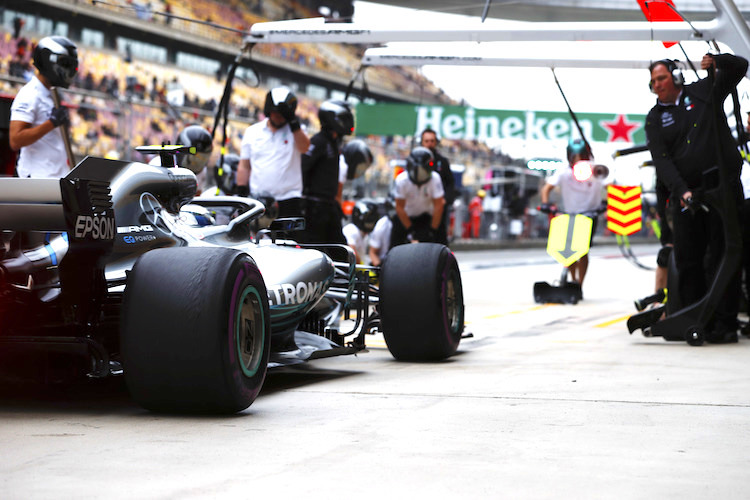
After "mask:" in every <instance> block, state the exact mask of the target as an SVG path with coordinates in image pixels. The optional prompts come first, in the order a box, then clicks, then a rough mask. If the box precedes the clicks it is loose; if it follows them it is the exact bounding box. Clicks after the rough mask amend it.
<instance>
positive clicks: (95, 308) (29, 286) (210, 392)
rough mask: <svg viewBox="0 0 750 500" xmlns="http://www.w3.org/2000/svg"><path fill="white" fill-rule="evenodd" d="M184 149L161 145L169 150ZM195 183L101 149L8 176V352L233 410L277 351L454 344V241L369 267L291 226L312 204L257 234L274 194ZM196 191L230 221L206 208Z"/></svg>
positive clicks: (137, 389)
mask: <svg viewBox="0 0 750 500" xmlns="http://www.w3.org/2000/svg"><path fill="white" fill-rule="evenodd" d="M170 148H171V149H170ZM183 149H184V148H181V147H178V146H173V147H169V146H167V147H164V148H162V153H161V154H162V155H163V156H162V164H163V165H171V164H172V163H170V161H169V158H167V157H165V156H164V155H165V153H164V151H166V154H172V153H176V152H184V151H183ZM196 186H197V183H196V178H195V174H193V172H191V171H190V170H187V169H184V168H180V167H169V168H168V167H160V166H151V165H146V164H143V163H138V162H124V161H115V160H107V159H102V158H94V157H87V158H85V159H84V160H83V161H81V162H80V163H79V164H78V165H77V166H76V168H75V169H73V170H72V171H71V172H70V173H69V174H68V175H67V177H65V178H63V179H60V180H57V179H16V178H2V179H0V230H2V231H1V232H0V243H2V244H1V245H0V357H6V359H7V357H11V356H12V357H16V356H17V354H18V353H22V354H23V355H28V353H36V352H39V351H41V352H42V353H44V356H45V357H46V358H45V359H48V358H49V356H51V355H52V356H54V357H55V358H56V359H59V358H60V357H63V358H64V359H71V360H79V362H80V365H81V366H82V367H83V368H84V369H83V370H82V371H83V373H86V374H87V375H88V376H89V377H106V376H110V375H118V374H120V373H123V374H124V377H125V381H126V384H127V387H128V389H129V391H130V393H131V395H132V397H133V398H134V400H135V401H136V402H138V403H139V404H141V405H142V406H144V407H146V408H148V409H151V410H154V411H185V412H210V413H217V412H218V413H232V412H237V411H241V410H243V409H245V408H247V407H248V406H249V405H250V404H251V403H252V402H253V401H254V399H255V398H256V396H257V395H258V392H259V391H260V389H261V386H262V384H263V381H264V379H265V376H266V370H267V368H268V367H276V366H283V365H288V364H292V363H299V362H302V361H304V360H307V359H312V358H316V357H326V356H332V355H338V354H350V353H356V352H359V351H362V350H363V349H365V347H366V345H365V336H366V335H367V334H368V333H373V332H376V331H381V332H382V334H383V336H384V338H385V340H386V344H387V346H388V348H389V350H390V352H391V353H392V355H393V356H394V357H395V358H396V359H399V360H440V359H443V358H446V357H448V356H451V355H452V354H453V353H454V352H455V351H456V349H457V347H458V344H459V342H460V339H461V336H462V332H463V327H464V304H463V293H462V288H461V277H460V274H459V270H458V266H457V263H456V259H455V257H454V256H453V254H452V253H451V252H450V251H449V250H448V249H447V248H446V247H444V246H442V245H437V244H429V243H421V244H413V245H404V246H401V247H396V248H394V249H393V250H392V251H391V252H390V254H389V255H388V257H387V259H386V261H385V262H384V264H383V266H382V267H381V268H378V269H375V268H369V269H368V268H362V267H359V266H356V265H355V263H354V262H355V261H354V257H353V253H352V252H351V251H350V250H349V249H348V247H346V246H342V245H301V244H297V243H295V242H294V241H293V240H291V239H288V238H290V232H291V231H293V230H296V229H299V228H301V227H303V226H304V220H303V219H279V220H276V221H274V223H273V224H272V225H271V227H270V228H269V229H266V230H261V231H259V232H258V234H253V231H252V226H253V221H254V220H256V219H257V218H259V217H260V216H261V215H262V214H263V211H264V207H263V205H262V203H260V202H258V201H256V200H253V199H250V198H240V197H215V198H194V196H195V194H196ZM188 204H189V205H190V206H192V207H195V206H198V207H199V208H202V209H205V210H206V211H207V212H209V213H218V212H221V211H224V213H229V214H230V216H229V217H227V220H228V223H227V224H221V225H217V224H213V225H211V224H208V225H202V223H199V224H196V218H195V217H186V216H185V215H186V212H185V210H182V209H183V208H184V207H185V206H186V205H188ZM187 215H190V214H189V213H187ZM373 273H376V274H377V275H378V280H379V286H375V285H374V284H373V281H374V280H373V278H372V274H373ZM342 320H343V322H342ZM352 324H353V326H351V325H352ZM342 325H350V326H347V327H346V328H345V329H346V330H347V331H343V332H342V331H341V330H342V328H343V326H342ZM71 355H77V356H71ZM34 359H36V358H34ZM0 363H2V361H0ZM71 363H73V361H71Z"/></svg>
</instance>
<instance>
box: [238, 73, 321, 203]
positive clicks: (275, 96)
mask: <svg viewBox="0 0 750 500" xmlns="http://www.w3.org/2000/svg"><path fill="white" fill-rule="evenodd" d="M296 111H297V97H296V96H295V95H294V94H293V93H292V91H291V90H289V89H288V88H287V87H276V88H274V89H271V90H270V91H269V92H268V94H266V102H265V106H264V107H263V113H264V114H265V115H266V118H265V119H264V120H263V121H261V122H258V123H256V124H254V125H251V126H249V127H248V128H247V130H246V131H245V135H244V136H243V138H242V146H241V150H240V163H239V166H238V168H237V177H236V180H237V188H238V194H240V195H241V196H247V195H248V192H249V193H257V192H261V191H265V192H267V193H270V194H271V195H273V197H274V198H276V201H277V202H278V204H279V217H293V216H300V217H301V216H302V206H301V196H302V154H303V153H305V152H306V151H307V150H308V148H309V147H310V138H309V137H308V136H307V134H306V133H305V132H304V131H303V130H302V129H301V127H300V123H299V119H297V116H296V115H295V113H296Z"/></svg>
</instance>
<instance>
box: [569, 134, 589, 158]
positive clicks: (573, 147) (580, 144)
mask: <svg viewBox="0 0 750 500" xmlns="http://www.w3.org/2000/svg"><path fill="white" fill-rule="evenodd" d="M566 152H567V153H568V163H570V164H571V165H572V164H573V158H574V157H575V156H579V157H580V158H579V159H581V160H590V159H591V158H592V154H591V149H590V148H589V144H588V142H586V141H585V140H583V139H581V138H580V137H579V138H577V139H571V141H570V142H569V143H568V147H567V149H566Z"/></svg>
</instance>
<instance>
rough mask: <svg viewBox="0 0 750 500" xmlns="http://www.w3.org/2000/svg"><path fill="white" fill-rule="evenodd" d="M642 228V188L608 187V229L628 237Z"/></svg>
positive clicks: (611, 185)
mask: <svg viewBox="0 0 750 500" xmlns="http://www.w3.org/2000/svg"><path fill="white" fill-rule="evenodd" d="M641 227H642V224H641V187H640V186H615V185H613V184H610V185H609V186H607V229H609V230H610V231H612V232H613V233H615V234H619V235H621V236H628V235H630V234H633V233H637V232H638V231H640V230H641Z"/></svg>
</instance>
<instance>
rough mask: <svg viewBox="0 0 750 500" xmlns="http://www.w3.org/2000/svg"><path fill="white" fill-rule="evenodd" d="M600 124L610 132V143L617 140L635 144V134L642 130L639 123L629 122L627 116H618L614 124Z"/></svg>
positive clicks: (601, 122)
mask: <svg viewBox="0 0 750 500" xmlns="http://www.w3.org/2000/svg"><path fill="white" fill-rule="evenodd" d="M599 124H600V125H601V126H602V127H604V128H606V129H608V130H609V138H608V139H607V141H608V142H615V141H617V140H621V141H625V142H633V133H634V132H635V131H636V130H638V129H639V128H641V124H640V123H638V122H628V121H627V120H626V119H625V115H617V119H615V121H613V122H605V121H600V122H599Z"/></svg>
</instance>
